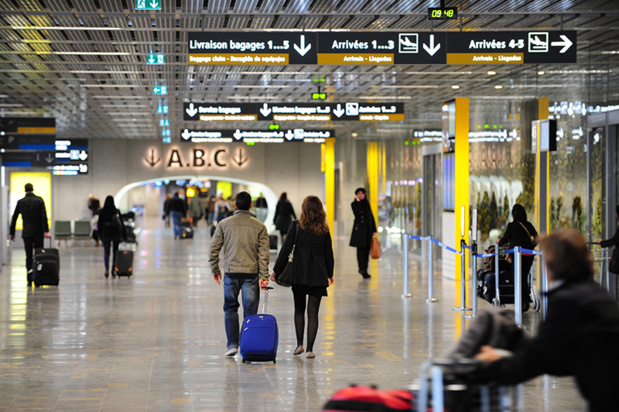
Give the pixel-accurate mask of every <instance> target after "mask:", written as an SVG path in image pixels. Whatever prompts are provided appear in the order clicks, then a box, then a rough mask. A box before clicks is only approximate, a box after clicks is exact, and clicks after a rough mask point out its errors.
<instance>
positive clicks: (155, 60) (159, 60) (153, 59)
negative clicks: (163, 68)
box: [146, 54, 165, 64]
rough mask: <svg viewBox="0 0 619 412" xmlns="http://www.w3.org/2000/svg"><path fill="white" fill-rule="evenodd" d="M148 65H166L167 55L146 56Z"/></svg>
mask: <svg viewBox="0 0 619 412" xmlns="http://www.w3.org/2000/svg"><path fill="white" fill-rule="evenodd" d="M146 64H165V55H163V54H149V55H147V56H146Z"/></svg>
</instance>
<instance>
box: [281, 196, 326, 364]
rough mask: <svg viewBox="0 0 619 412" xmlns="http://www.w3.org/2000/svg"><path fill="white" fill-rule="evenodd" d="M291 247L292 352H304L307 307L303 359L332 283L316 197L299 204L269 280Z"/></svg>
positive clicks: (310, 353) (311, 345)
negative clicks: (296, 216) (289, 234)
mask: <svg viewBox="0 0 619 412" xmlns="http://www.w3.org/2000/svg"><path fill="white" fill-rule="evenodd" d="M293 246H294V255H293V264H294V278H293V280H292V294H293V298H294V328H295V331H296V335H297V348H296V349H295V350H294V352H293V354H294V355H300V354H302V353H303V352H304V350H305V349H304V348H303V332H304V329H305V308H306V307H307V347H306V349H307V353H306V355H305V356H306V357H307V358H314V357H315V355H314V342H315V341H316V335H317V334H318V310H319V309H320V301H321V299H322V297H323V296H327V287H328V286H329V285H332V284H333V267H334V260H333V246H332V242H331V234H330V233H329V226H328V225H327V214H326V213H325V210H324V208H323V206H322V202H321V201H320V199H319V198H318V197H316V196H308V197H306V198H305V200H303V205H302V206H301V217H300V218H299V221H298V222H297V221H295V222H294V223H293V224H292V226H291V236H288V237H287V238H286V242H285V243H284V245H283V246H282V249H281V250H280V252H279V255H278V256H277V260H276V261H275V266H274V267H273V272H271V280H273V281H275V280H276V279H277V277H278V276H279V275H280V274H281V273H282V272H283V271H284V268H285V267H286V264H287V263H288V256H289V255H290V253H291V252H292V249H293Z"/></svg>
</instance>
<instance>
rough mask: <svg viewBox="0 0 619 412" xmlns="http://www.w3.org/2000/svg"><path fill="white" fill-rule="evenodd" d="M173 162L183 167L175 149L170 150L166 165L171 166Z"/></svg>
mask: <svg viewBox="0 0 619 412" xmlns="http://www.w3.org/2000/svg"><path fill="white" fill-rule="evenodd" d="M174 163H178V167H183V161H182V160H181V155H180V153H179V152H178V150H177V149H172V151H171V152H170V159H169V160H168V166H167V167H170V166H172V165H173V164H174Z"/></svg>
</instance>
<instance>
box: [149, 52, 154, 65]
mask: <svg viewBox="0 0 619 412" xmlns="http://www.w3.org/2000/svg"><path fill="white" fill-rule="evenodd" d="M154 57H155V56H153V55H152V54H151V55H150V57H149V58H148V62H149V63H150V64H155V59H154Z"/></svg>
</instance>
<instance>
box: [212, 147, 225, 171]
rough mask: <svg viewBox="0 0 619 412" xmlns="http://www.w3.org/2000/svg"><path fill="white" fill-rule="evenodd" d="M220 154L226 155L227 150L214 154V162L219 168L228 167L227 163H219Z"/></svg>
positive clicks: (220, 150)
mask: <svg viewBox="0 0 619 412" xmlns="http://www.w3.org/2000/svg"><path fill="white" fill-rule="evenodd" d="M220 153H226V149H219V150H217V151H216V152H215V154H213V162H215V164H216V165H217V166H219V167H226V165H227V163H221V162H220V161H219V154H220Z"/></svg>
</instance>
